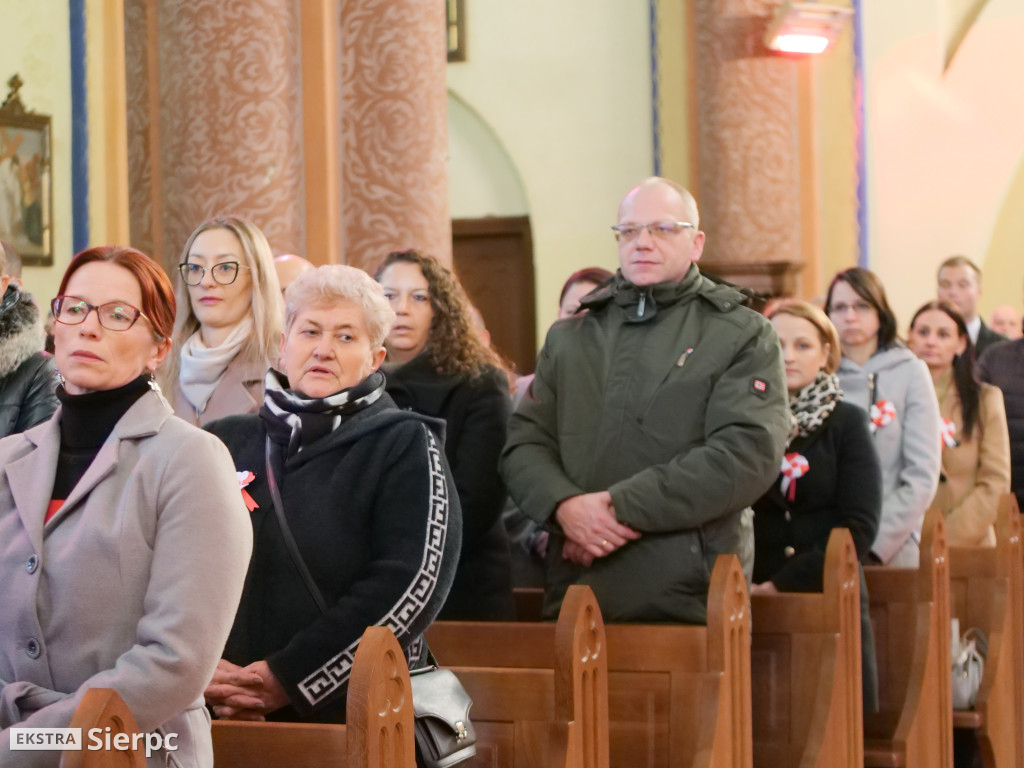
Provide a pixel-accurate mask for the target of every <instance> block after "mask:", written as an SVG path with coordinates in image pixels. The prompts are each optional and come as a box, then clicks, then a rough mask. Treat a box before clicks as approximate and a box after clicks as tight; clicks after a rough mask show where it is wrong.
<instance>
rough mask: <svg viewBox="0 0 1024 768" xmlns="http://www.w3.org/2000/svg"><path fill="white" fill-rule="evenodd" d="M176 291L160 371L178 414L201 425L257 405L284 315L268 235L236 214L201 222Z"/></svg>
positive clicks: (187, 251)
mask: <svg viewBox="0 0 1024 768" xmlns="http://www.w3.org/2000/svg"><path fill="white" fill-rule="evenodd" d="M175 293H176V295H177V306H178V319H177V322H176V323H175V324H174V354H173V355H172V357H171V360H169V361H168V365H167V371H166V374H165V376H164V379H163V381H164V384H165V390H166V391H167V392H168V393H170V396H171V397H172V398H173V401H174V412H175V415H177V416H179V417H181V418H183V419H185V420H186V421H188V422H190V423H192V424H197V425H200V426H202V425H205V424H207V423H208V422H210V421H213V420H214V419H219V418H222V417H224V416H231V415H235V414H246V413H256V411H257V410H258V409H259V406H260V404H261V403H262V402H263V379H264V376H265V375H266V372H267V370H268V369H269V368H270V367H271V366H272V365H273V364H274V363H275V362H276V361H277V356H278V351H277V347H278V344H279V343H280V339H281V330H282V327H281V323H282V318H283V316H284V307H283V305H282V299H281V289H280V286H279V284H278V280H277V273H276V272H275V270H274V259H273V254H272V253H271V251H270V245H269V243H267V238H266V237H265V236H264V235H263V233H262V232H261V231H260V230H259V228H257V227H256V225H255V224H253V223H252V222H250V221H247V220H245V219H242V218H240V217H237V216H224V217H219V218H215V219H211V220H209V221H207V222H204V223H203V224H201V225H200V226H199V227H198V228H197V229H196V230H195V232H193V233H192V235H191V236H190V237H189V239H188V242H187V243H186V244H185V248H184V250H183V252H182V258H181V264H179V265H178V279H177V283H176V291H175Z"/></svg>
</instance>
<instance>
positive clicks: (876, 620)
mask: <svg viewBox="0 0 1024 768" xmlns="http://www.w3.org/2000/svg"><path fill="white" fill-rule="evenodd" d="M864 571H865V576H866V579H867V589H868V595H869V597H870V601H871V623H872V626H873V628H874V632H875V652H876V657H877V661H878V691H879V702H880V710H879V712H878V713H876V714H872V715H869V716H867V717H866V718H865V720H864V733H865V750H864V752H865V754H864V761H865V765H869V766H894V765H903V766H908V768H924V767H925V766H927V767H928V768H952V765H953V756H952V753H953V703H952V683H951V675H950V669H951V660H950V629H949V627H950V608H949V556H948V551H947V546H946V530H945V525H944V524H943V522H942V514H941V513H940V512H938V511H937V510H930V511H929V512H928V514H927V515H926V516H925V522H924V528H923V533H922V537H921V561H920V567H919V568H918V569H913V568H884V567H876V566H869V567H867V568H865V569H864Z"/></svg>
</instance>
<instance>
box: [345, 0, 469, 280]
mask: <svg viewBox="0 0 1024 768" xmlns="http://www.w3.org/2000/svg"><path fill="white" fill-rule="evenodd" d="M341 51H342V65H341V124H342V128H341V130H342V149H341V165H342V211H343V216H342V221H343V230H342V242H343V247H344V251H345V260H346V261H347V262H348V263H350V264H355V265H358V266H362V267H364V268H366V269H371V270H372V269H373V267H374V266H375V265H376V264H377V262H379V261H380V260H381V259H382V258H383V257H384V256H385V255H386V254H387V253H388V252H389V251H392V250H396V249H401V248H417V249H421V250H424V251H426V252H428V253H431V254H433V255H435V256H437V257H438V258H439V259H441V260H442V261H443V262H445V263H446V264H450V263H451V219H450V214H449V208H448V141H447V132H448V113H447V90H446V86H445V68H446V65H447V52H446V46H445V3H444V0H342V3H341Z"/></svg>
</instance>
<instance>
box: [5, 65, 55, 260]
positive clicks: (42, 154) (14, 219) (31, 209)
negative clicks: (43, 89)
mask: <svg viewBox="0 0 1024 768" xmlns="http://www.w3.org/2000/svg"><path fill="white" fill-rule="evenodd" d="M7 85H8V86H9V87H10V93H8V95H7V98H6V99H5V100H4V103H3V104H2V105H0V240H3V241H4V242H6V243H8V244H10V245H11V246H13V247H14V249H15V250H16V251H18V253H19V254H20V255H21V261H22V264H23V265H25V266H34V267H48V266H52V265H53V230H52V223H51V220H50V215H51V211H52V189H53V186H52V180H51V177H50V168H51V163H50V116H49V115H40V114H37V113H35V112H30V111H28V110H26V109H25V107H24V105H23V104H22V102H21V99H20V97H19V96H18V89H19V88H21V86H22V81H21V78H19V77H18V76H17V75H14V76H13V77H12V78H11V79H10V80H8V81H7Z"/></svg>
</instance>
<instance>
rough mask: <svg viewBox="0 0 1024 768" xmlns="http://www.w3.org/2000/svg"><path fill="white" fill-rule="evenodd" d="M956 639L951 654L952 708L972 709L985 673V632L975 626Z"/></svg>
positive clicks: (986, 645)
mask: <svg viewBox="0 0 1024 768" xmlns="http://www.w3.org/2000/svg"><path fill="white" fill-rule="evenodd" d="M954 622H956V620H955V619H954ZM956 626H957V625H956V623H954V627H956ZM957 640H958V641H959V642H958V643H957V647H956V648H954V651H956V653H955V655H954V656H953V709H973V708H974V700H975V699H976V698H977V697H978V688H979V687H980V686H981V678H982V676H983V675H984V674H985V656H986V654H987V653H988V641H987V639H986V638H985V634H984V633H983V632H982V631H981V630H980V629H977V628H976V627H972V628H971V629H968V630H967V631H966V632H964V636H963V638H957Z"/></svg>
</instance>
